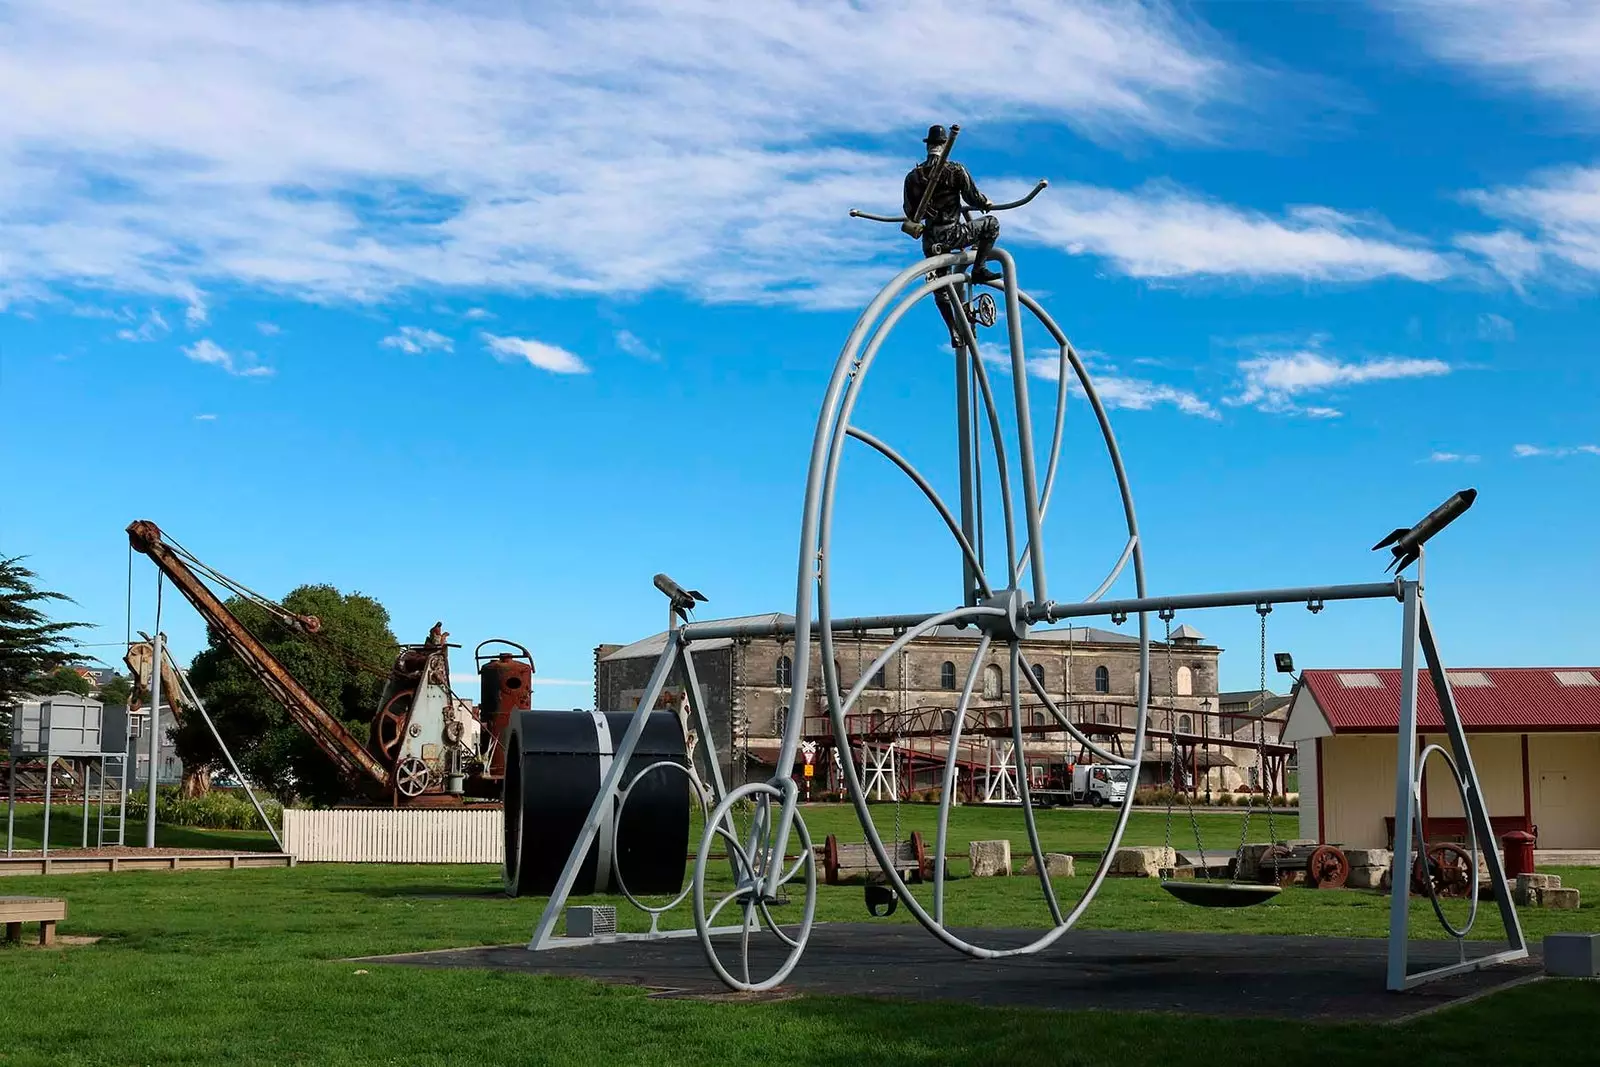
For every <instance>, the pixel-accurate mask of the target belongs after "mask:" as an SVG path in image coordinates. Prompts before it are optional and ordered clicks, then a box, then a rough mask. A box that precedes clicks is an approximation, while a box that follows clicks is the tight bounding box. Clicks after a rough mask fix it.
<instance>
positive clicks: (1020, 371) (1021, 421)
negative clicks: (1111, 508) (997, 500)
mask: <svg viewBox="0 0 1600 1067" xmlns="http://www.w3.org/2000/svg"><path fill="white" fill-rule="evenodd" d="M994 258H996V259H998V260H999V261H1000V265H1001V269H1002V271H1003V273H1004V276H1005V283H1006V335H1007V340H1008V341H1009V342H1010V345H1011V389H1012V394H1013V395H1014V396H1015V397H1016V405H1017V408H1016V414H1017V465H1018V466H1019V467H1021V468H1022V507H1023V514H1024V515H1025V516H1026V518H1027V521H1028V543H1029V544H1032V545H1041V546H1042V545H1043V543H1044V542H1043V541H1042V540H1041V538H1043V536H1044V528H1043V526H1042V525H1041V521H1042V520H1041V516H1040V514H1039V468H1038V466H1037V465H1036V464H1035V463H1034V457H1033V415H1032V408H1031V407H1030V405H1029V403H1028V353H1027V350H1026V349H1025V348H1024V347H1023V343H1022V307H1021V301H1020V300H1018V299H1017V263H1016V260H1014V259H1012V258H1011V253H1009V252H1007V251H1006V250H1005V249H1003V248H996V249H995V250H994ZM1000 450H1001V446H1000V443H999V442H998V441H996V442H995V451H996V452H997V453H998V452H999V451H1000ZM1011 547H1012V548H1013V551H1014V546H1011ZM1028 555H1029V558H1030V562H1031V563H1032V564H1033V598H1034V599H1035V600H1045V599H1048V598H1049V595H1050V594H1049V592H1048V591H1047V590H1046V588H1045V568H1044V552H1043V550H1042V548H1041V550H1040V551H1037V552H1030V553H1028ZM1016 558H1018V557H1016V556H1014V555H1008V556H1007V557H1006V568H1007V575H1008V576H1009V574H1010V567H1011V560H1013V559H1016ZM1008 584H1009V583H1008Z"/></svg>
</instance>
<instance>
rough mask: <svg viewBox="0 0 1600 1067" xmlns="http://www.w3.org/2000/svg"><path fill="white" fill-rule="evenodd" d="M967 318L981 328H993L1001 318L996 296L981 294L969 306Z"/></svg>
mask: <svg viewBox="0 0 1600 1067" xmlns="http://www.w3.org/2000/svg"><path fill="white" fill-rule="evenodd" d="M967 317H968V318H969V319H970V320H972V321H973V322H975V323H977V324H978V325H979V326H993V325H994V324H995V323H996V322H997V321H999V318H1000V312H999V309H998V308H996V307H995V303H994V296H993V295H991V294H989V293H979V294H978V295H977V296H976V297H974V298H973V299H972V303H970V304H968V305H967Z"/></svg>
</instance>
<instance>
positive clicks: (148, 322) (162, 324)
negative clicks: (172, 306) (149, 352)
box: [117, 308, 172, 342]
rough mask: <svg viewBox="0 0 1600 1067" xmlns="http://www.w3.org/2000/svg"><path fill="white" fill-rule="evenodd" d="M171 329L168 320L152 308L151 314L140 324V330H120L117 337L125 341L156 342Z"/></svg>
mask: <svg viewBox="0 0 1600 1067" xmlns="http://www.w3.org/2000/svg"><path fill="white" fill-rule="evenodd" d="M171 328H172V327H170V326H168V325H167V320H166V319H164V318H162V317H161V312H159V311H156V310H155V309H153V308H152V309H151V311H150V314H149V315H147V316H145V320H144V321H143V322H142V323H140V324H139V327H138V329H121V330H118V331H117V337H118V339H119V340H123V341H135V342H143V341H154V340H155V339H156V338H157V337H160V336H162V335H163V334H165V333H166V332H167V331H168V330H170V329H171Z"/></svg>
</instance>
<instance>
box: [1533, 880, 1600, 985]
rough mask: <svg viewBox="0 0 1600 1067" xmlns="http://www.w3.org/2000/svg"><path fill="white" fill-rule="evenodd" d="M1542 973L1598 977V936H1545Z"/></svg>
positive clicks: (1599, 960)
mask: <svg viewBox="0 0 1600 1067" xmlns="http://www.w3.org/2000/svg"><path fill="white" fill-rule="evenodd" d="M1572 892H1577V890H1572ZM1544 973H1545V974H1550V975H1555V976H1557V977H1560V978H1597V977H1600V934H1546V935H1545V939H1544Z"/></svg>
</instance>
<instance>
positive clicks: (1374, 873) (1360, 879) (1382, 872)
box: [1344, 867, 1389, 889]
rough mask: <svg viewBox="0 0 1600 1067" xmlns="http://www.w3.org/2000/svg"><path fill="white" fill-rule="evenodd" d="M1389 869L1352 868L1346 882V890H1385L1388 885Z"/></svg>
mask: <svg viewBox="0 0 1600 1067" xmlns="http://www.w3.org/2000/svg"><path fill="white" fill-rule="evenodd" d="M1388 878H1389V868H1387V867H1351V868H1350V877H1349V878H1347V879H1346V880H1345V883H1344V886H1345V888H1346V889H1383V888H1385V887H1386V886H1387V885H1388Z"/></svg>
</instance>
